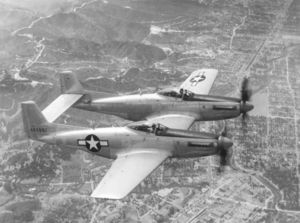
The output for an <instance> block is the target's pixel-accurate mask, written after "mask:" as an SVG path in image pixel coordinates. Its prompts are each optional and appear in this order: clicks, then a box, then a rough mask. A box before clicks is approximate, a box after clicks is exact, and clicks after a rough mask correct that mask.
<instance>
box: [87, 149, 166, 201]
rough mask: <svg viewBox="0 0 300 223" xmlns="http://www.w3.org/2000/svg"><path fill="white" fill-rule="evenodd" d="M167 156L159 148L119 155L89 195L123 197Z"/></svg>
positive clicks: (111, 197)
mask: <svg viewBox="0 0 300 223" xmlns="http://www.w3.org/2000/svg"><path fill="white" fill-rule="evenodd" d="M169 156H170V154H169V153H168V152H166V151H159V150H148V151H134V152H131V153H127V154H122V155H119V156H118V157H117V159H116V160H115V161H114V162H113V164H112V166H111V168H110V169H109V170H108V171H107V173H106V175H105V176H104V177H103V179H102V180H101V182H100V183H99V185H98V186H97V187H96V189H95V190H94V191H93V193H92V195H91V196H92V197H96V198H108V199H121V198H123V197H125V196H126V195H127V194H129V193H130V192H131V191H132V190H133V189H134V188H135V187H136V186H137V185H138V184H139V183H140V182H141V181H143V180H144V179H145V178H146V177H147V176H148V175H149V174H150V173H151V172H152V171H154V170H155V169H156V168H157V167H158V166H159V165H160V164H161V163H162V162H163V161H164V160H165V159H167V158H168V157H169Z"/></svg>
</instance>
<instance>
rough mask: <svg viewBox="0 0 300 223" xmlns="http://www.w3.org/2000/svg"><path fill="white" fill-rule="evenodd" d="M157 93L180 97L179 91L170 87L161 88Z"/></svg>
mask: <svg viewBox="0 0 300 223" xmlns="http://www.w3.org/2000/svg"><path fill="white" fill-rule="evenodd" d="M157 93H158V94H160V95H163V96H168V97H174V98H180V97H181V95H180V93H179V92H177V91H176V90H172V89H167V90H161V91H159V92H157Z"/></svg>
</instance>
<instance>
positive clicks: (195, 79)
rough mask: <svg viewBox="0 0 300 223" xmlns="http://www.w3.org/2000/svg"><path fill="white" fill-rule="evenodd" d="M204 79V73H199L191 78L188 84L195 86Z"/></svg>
mask: <svg viewBox="0 0 300 223" xmlns="http://www.w3.org/2000/svg"><path fill="white" fill-rule="evenodd" d="M205 79H206V76H205V72H203V73H200V74H198V75H196V76H194V77H192V78H191V80H190V82H191V83H192V85H193V86H195V85H197V84H198V83H199V82H201V81H204V80H205Z"/></svg>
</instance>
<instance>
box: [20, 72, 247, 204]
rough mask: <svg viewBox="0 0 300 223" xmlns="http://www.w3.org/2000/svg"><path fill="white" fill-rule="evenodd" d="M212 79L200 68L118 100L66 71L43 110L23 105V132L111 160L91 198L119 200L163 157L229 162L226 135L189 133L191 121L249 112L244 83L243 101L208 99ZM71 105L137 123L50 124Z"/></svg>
mask: <svg viewBox="0 0 300 223" xmlns="http://www.w3.org/2000/svg"><path fill="white" fill-rule="evenodd" d="M216 76H217V71H216V70H214V69H201V70H197V71H195V72H193V73H192V74H191V75H190V77H189V78H188V79H187V80H186V81H185V82H184V83H183V84H182V85H181V86H180V87H179V88H177V89H173V90H165V91H160V92H157V93H154V94H137V95H124V96H118V95H111V94H108V93H103V92H92V91H87V90H84V89H83V88H82V86H81V84H80V82H79V81H78V80H77V78H76V77H75V76H74V75H73V74H71V73H64V74H62V75H61V88H62V94H61V95H60V96H59V97H58V98H57V99H56V100H54V101H53V102H52V103H51V104H50V105H49V106H47V107H46V108H45V109H44V110H43V111H42V112H41V111H40V110H39V108H38V107H37V106H36V105H35V104H34V102H24V103H22V114H23V121H24V127H25V131H26V133H27V135H28V137H29V138H31V139H34V140H39V141H42V142H45V143H50V144H57V145H60V146H66V147H70V148H74V149H81V150H83V151H86V152H90V153H93V154H96V155H99V156H103V157H106V158H109V159H115V161H114V162H113V164H112V166H111V168H110V170H109V171H108V172H107V174H106V175H105V176H104V178H103V179H102V181H101V182H100V184H99V185H98V186H97V188H96V189H95V190H94V191H93V193H92V196H93V197H98V198H110V199H120V198H123V197H125V196H126V195H127V194H128V193H130V192H131V191H132V190H133V189H134V188H135V187H136V186H137V185H138V184H139V183H140V182H141V181H142V180H143V179H145V178H146V177H147V176H148V175H149V174H150V173H151V172H152V171H153V170H154V169H155V168H157V167H158V166H159V165H160V164H161V163H162V162H163V161H164V160H165V159H167V158H172V157H186V158H188V157H199V156H208V155H214V154H219V155H220V156H221V160H222V158H223V161H224V160H225V159H227V158H228V156H227V154H228V150H229V149H230V147H231V146H232V142H231V141H230V140H229V139H228V138H226V137H225V135H226V134H224V133H223V134H221V135H217V134H210V133H200V132H194V131H189V130H188V129H189V127H190V126H191V125H192V124H193V123H194V122H195V121H204V120H220V119H228V118H233V117H237V116H239V115H240V114H243V115H245V114H246V113H247V112H248V111H250V110H251V109H252V108H253V106H252V105H251V104H249V103H248V102H247V101H249V99H250V95H251V91H250V89H249V88H248V84H247V82H245V81H244V83H243V86H242V90H241V98H230V97H222V96H210V95H208V93H209V91H210V88H211V86H212V84H213V82H214V80H215V78H216ZM70 107H75V108H79V109H84V110H89V111H95V112H99V113H105V114H111V115H116V116H119V117H122V118H125V119H128V120H132V121H139V122H134V123H131V124H130V125H128V126H125V127H113V128H97V129H90V128H83V127H76V126H67V125H60V124H54V123H52V122H53V121H54V120H56V119H57V118H58V117H59V116H60V115H61V114H62V113H63V112H65V111H66V110H67V109H68V108H70ZM120 182H122V186H120Z"/></svg>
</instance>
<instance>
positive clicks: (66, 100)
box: [42, 94, 83, 122]
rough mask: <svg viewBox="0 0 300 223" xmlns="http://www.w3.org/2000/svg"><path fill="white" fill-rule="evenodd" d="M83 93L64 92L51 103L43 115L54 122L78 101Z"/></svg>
mask: <svg viewBox="0 0 300 223" xmlns="http://www.w3.org/2000/svg"><path fill="white" fill-rule="evenodd" d="M82 96H83V95H82V94H62V95H60V96H59V97H58V98H56V99H55V100H54V101H53V102H52V103H51V104H49V105H48V106H47V107H46V108H45V109H44V110H43V112H42V113H43V115H44V116H45V117H46V119H47V121H48V122H54V121H55V120H56V119H57V118H58V117H59V116H60V115H61V114H62V113H64V112H65V111H66V110H68V108H70V107H71V106H72V105H73V104H74V103H76V102H77V101H78V100H79V99H80V98H81V97H82Z"/></svg>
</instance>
